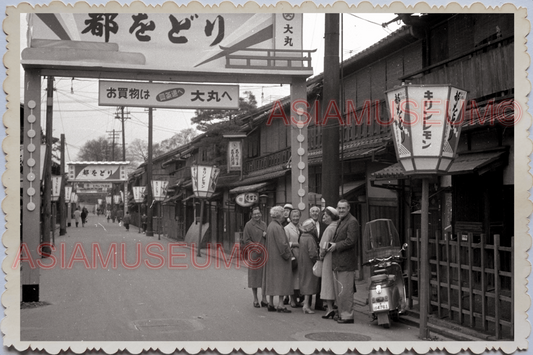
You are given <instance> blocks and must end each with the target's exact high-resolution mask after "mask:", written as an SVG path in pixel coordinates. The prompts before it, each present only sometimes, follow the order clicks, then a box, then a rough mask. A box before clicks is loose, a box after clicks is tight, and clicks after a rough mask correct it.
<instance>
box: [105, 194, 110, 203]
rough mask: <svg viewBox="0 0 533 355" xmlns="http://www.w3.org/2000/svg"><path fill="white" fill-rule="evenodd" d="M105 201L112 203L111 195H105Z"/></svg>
mask: <svg viewBox="0 0 533 355" xmlns="http://www.w3.org/2000/svg"><path fill="white" fill-rule="evenodd" d="M105 203H106V204H108V205H110V204H111V196H106V197H105Z"/></svg>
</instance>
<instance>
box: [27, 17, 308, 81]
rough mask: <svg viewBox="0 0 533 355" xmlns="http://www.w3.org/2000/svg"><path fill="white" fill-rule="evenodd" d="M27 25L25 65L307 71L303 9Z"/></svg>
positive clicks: (32, 21)
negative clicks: (297, 11) (293, 11)
mask: <svg viewBox="0 0 533 355" xmlns="http://www.w3.org/2000/svg"><path fill="white" fill-rule="evenodd" d="M28 24H29V31H28V34H29V42H28V48H26V49H24V50H23V52H22V62H23V64H31V65H36V66H62V67H63V66H66V67H68V66H72V67H76V68H79V67H84V68H90V67H92V68H94V69H97V68H107V69H109V68H111V69H116V70H117V71H137V72H139V71H140V72H142V71H147V72H148V71H150V72H151V71H154V70H157V71H167V72H168V71H172V72H186V73H191V72H193V73H194V72H196V73H200V72H203V73H211V74H216V73H226V74H232V73H234V74H237V75H247V74H253V73H261V74H273V73H276V74H280V75H302V76H309V75H311V74H312V67H311V64H310V63H311V62H310V53H309V50H306V51H304V50H303V48H302V24H303V14H301V13H300V14H297V13H275V14H273V13H220V14H217V13H189V14H185V13H53V14H52V13H35V14H30V16H29V21H28ZM293 58H294V59H293Z"/></svg>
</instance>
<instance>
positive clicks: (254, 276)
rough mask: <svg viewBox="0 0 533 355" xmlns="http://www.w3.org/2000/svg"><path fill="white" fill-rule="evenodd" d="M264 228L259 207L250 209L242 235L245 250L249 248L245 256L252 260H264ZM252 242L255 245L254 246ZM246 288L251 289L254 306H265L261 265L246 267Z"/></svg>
mask: <svg viewBox="0 0 533 355" xmlns="http://www.w3.org/2000/svg"><path fill="white" fill-rule="evenodd" d="M266 230H267V225H266V223H265V222H263V221H262V220H261V209H260V208H259V207H254V208H253V209H252V219H251V220H249V221H248V222H247V223H246V225H245V226H244V231H243V237H242V239H243V241H244V245H245V250H250V251H249V254H248V255H247V256H248V258H249V259H250V260H252V261H257V262H262V260H264V259H265V257H266V255H264V253H263V251H264V250H265V248H264V246H265V240H266ZM254 244H257V245H256V246H254ZM259 245H260V246H259ZM248 288H251V289H252V293H253V296H254V303H253V305H254V307H256V308H259V307H261V306H263V307H266V306H267V301H266V293H265V290H264V288H263V266H261V267H259V266H256V265H253V267H251V266H250V267H249V268H248ZM258 288H262V290H261V291H262V294H263V295H262V296H263V297H262V300H261V303H259V299H258V298H257V289H258Z"/></svg>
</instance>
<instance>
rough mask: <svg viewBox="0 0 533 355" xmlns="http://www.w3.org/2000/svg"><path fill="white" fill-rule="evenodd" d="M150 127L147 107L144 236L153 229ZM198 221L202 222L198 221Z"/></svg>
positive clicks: (149, 235) (149, 114)
mask: <svg viewBox="0 0 533 355" xmlns="http://www.w3.org/2000/svg"><path fill="white" fill-rule="evenodd" d="M152 129H153V108H151V107H150V108H148V161H147V164H146V165H147V166H146V180H147V183H146V184H147V186H146V202H147V204H148V211H147V212H148V214H147V216H146V217H147V218H146V236H147V237H153V236H154V231H153V229H152V216H153V212H152V211H153V210H152V204H153V195H152V153H153V152H152ZM200 223H202V222H201V221H200ZM199 247H200V246H198V248H199Z"/></svg>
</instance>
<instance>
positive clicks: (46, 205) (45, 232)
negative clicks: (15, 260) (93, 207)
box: [42, 75, 55, 255]
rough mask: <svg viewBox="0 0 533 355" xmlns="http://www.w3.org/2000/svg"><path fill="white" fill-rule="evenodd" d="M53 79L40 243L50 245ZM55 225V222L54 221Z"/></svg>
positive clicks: (48, 95)
mask: <svg viewBox="0 0 533 355" xmlns="http://www.w3.org/2000/svg"><path fill="white" fill-rule="evenodd" d="M53 102H54V77H53V76H50V75H49V76H48V79H47V87H46V153H45V158H44V171H43V175H44V176H43V181H44V191H43V216H42V218H43V229H42V236H43V239H42V242H43V243H50V229H51V228H52V227H55V225H52V221H51V207H52V206H51V203H52V144H53V139H52V130H53V113H54V106H53ZM54 224H55V221H54ZM51 253H52V251H51V249H50V248H49V247H43V254H45V255H50V254H51Z"/></svg>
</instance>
